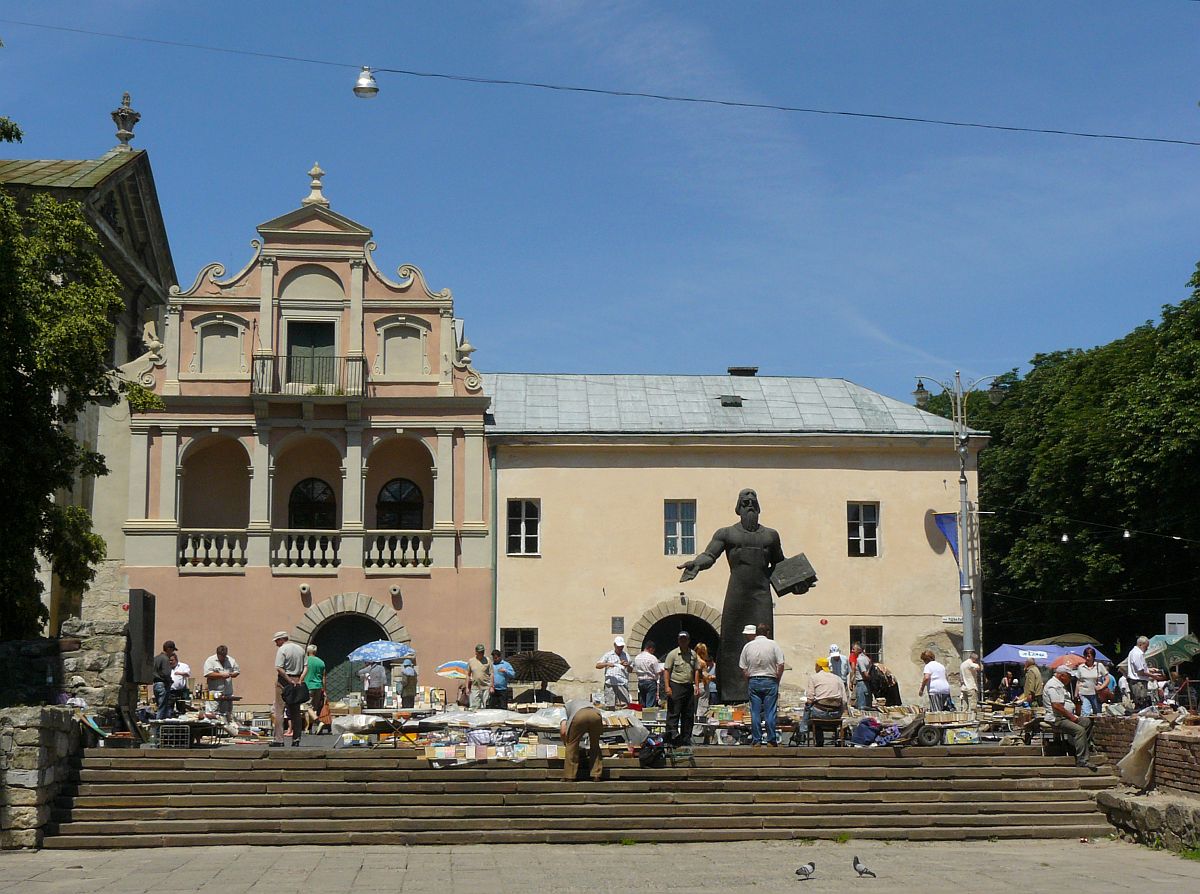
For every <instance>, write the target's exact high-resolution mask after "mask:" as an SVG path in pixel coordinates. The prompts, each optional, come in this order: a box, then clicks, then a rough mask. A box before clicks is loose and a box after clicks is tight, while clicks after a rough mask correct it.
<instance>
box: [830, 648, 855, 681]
mask: <svg viewBox="0 0 1200 894" xmlns="http://www.w3.org/2000/svg"><path fill="white" fill-rule="evenodd" d="M829 672H830V673H833V674H837V675H838V676H839V677H841V678H842V682H843V683H845V682H846V678H847V677H848V676H849V675H850V662H848V661H847V660H846V656H844V655H843V654H842V649H841V646H839V645H838V644H837V643H830V644H829Z"/></svg>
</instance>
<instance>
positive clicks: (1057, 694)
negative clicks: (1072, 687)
mask: <svg viewBox="0 0 1200 894" xmlns="http://www.w3.org/2000/svg"><path fill="white" fill-rule="evenodd" d="M1074 676H1075V672H1074V671H1073V670H1071V669H1070V668H1069V667H1067V666H1066V665H1065V664H1060V665H1059V666H1058V667H1056V668H1054V672H1053V675H1052V676H1051V677H1050V679H1049V680H1048V681H1047V682H1046V685H1045V687H1044V688H1043V689H1042V707H1044V708H1045V709H1046V719H1047V720H1048V721H1049V722H1050V725H1051V726H1052V727H1054V728H1055V729H1056V730H1059V731H1060V732H1062V733H1064V734H1066V735H1068V736H1070V737H1071V743H1072V744H1073V745H1074V747H1075V766H1077V767H1087V768H1088V769H1089V770H1095V769H1097V768H1098V767H1099V766H1100V765H1099V764H1096V763H1093V762H1092V723H1093V721H1094V720H1095V719H1096V718H1095V717H1083V716H1081V715H1080V714H1077V713H1076V711H1075V707H1076V706H1075V702H1074V701H1072V699H1071V694H1070V693H1069V692H1067V683H1068V682H1069V681H1070V679H1071V678H1072V677H1074Z"/></svg>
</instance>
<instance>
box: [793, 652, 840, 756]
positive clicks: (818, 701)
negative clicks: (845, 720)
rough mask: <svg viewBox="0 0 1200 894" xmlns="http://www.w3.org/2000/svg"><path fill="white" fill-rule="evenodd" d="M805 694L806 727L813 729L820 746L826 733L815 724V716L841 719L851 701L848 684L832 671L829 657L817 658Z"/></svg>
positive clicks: (824, 718) (820, 718) (814, 742)
mask: <svg viewBox="0 0 1200 894" xmlns="http://www.w3.org/2000/svg"><path fill="white" fill-rule="evenodd" d="M804 694H805V696H806V697H805V701H804V728H805V729H806V730H811V731H812V736H813V744H814V745H816V746H817V747H818V748H820V747H821V746H822V745H824V744H825V733H824V731H823V730H822V729H821V728H820V727H819V726H817V727H814V726H813V718H816V719H818V720H839V719H841V716H842V714H843V713H845V710H846V703H847V701H849V696H848V694H847V692H846V684H845V683H844V682H843V681H842V678H841V677H839V676H838V675H837V674H835V673H831V672H830V670H829V659H828V658H825V657H821V658H818V659H817V662H816V671H815V672H814V673H813V674H812V676H810V677H809V678H808V689H807V690H805V693H804Z"/></svg>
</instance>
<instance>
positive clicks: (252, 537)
mask: <svg viewBox="0 0 1200 894" xmlns="http://www.w3.org/2000/svg"><path fill="white" fill-rule="evenodd" d="M252 436H253V441H254V443H253V446H252V448H251V450H250V525H249V527H248V528H247V540H246V564H247V565H251V566H256V567H260V568H261V567H263V566H266V565H268V564H269V563H270V558H271V429H270V428H269V427H268V426H266V425H260V426H258V427H257V428H255V429H254V430H253V431H252Z"/></svg>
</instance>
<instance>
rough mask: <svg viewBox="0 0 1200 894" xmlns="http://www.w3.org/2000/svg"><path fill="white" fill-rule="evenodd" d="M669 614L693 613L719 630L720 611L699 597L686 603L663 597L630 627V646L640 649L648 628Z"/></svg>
mask: <svg viewBox="0 0 1200 894" xmlns="http://www.w3.org/2000/svg"><path fill="white" fill-rule="evenodd" d="M671 615H693V616H695V617H697V618H699V619H700V620H702V621H705V622H706V623H708V624H709V625H711V626H712V628H713V629H714V630H716V631H718V632H719V631H720V630H721V613H720V612H719V611H717V610H716V609H715V608H713V607H712V606H711V605H709V604H708V603H706V602H701V601H700V600H699V599H689V600H688V601H687V603H686V604H684V605H680V604H679V600H678V599H665V600H663V601H662V602H660V603H658V605H656V606H654V608H652V609H650V610H649V611H648V612H646V613H645V614H644V615H642V616H641V617H640V618H638V620H637V623H635V624H634V625H633V627H632V628H630V630H629V644H630V646H631V647H632V648H634V649H640V648H641V647H642V642H643V641H644V640H645V639H646V634H648V633H649V632H650V628H651V627H653V626H654V625H655V624H656V623H657V622H659V621H661V620H662V619H663V618H667V617H670V616H671ZM673 645H674V644H672V646H673ZM663 654H665V653H663Z"/></svg>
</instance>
